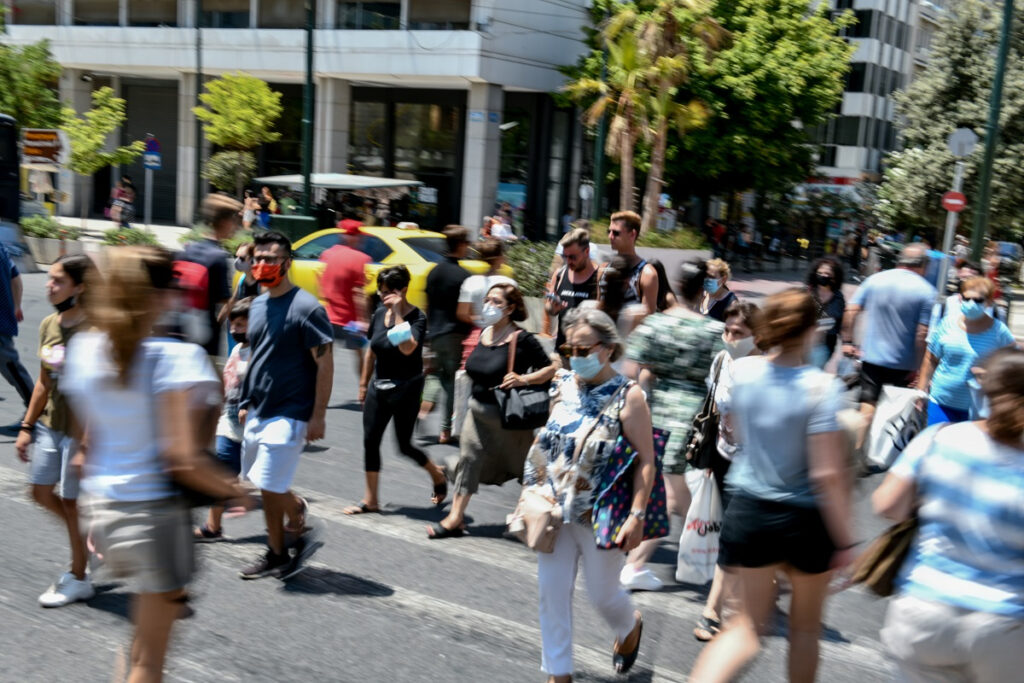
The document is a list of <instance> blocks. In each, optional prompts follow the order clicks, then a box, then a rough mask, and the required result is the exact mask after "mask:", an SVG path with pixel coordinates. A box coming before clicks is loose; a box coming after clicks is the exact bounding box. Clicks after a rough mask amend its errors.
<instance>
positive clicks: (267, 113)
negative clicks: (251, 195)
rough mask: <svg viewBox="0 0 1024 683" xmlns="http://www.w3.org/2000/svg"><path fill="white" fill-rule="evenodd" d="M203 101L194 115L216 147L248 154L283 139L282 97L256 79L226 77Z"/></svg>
mask: <svg viewBox="0 0 1024 683" xmlns="http://www.w3.org/2000/svg"><path fill="white" fill-rule="evenodd" d="M199 99H200V101H201V102H202V103H203V105H202V106H200V107H193V108H192V111H193V112H194V113H195V115H196V117H198V118H199V119H200V120H201V121H202V122H203V134H204V135H206V139H207V140H209V141H210V142H212V143H213V144H215V145H218V146H220V147H225V148H227V149H231V150H245V149H252V148H253V147H256V146H258V145H262V144H263V143H265V142H274V141H276V140H278V139H279V138H280V137H281V134H280V133H277V132H274V124H275V123H276V122H277V119H278V118H280V116H281V93H279V92H275V91H274V90H272V89H271V88H270V86H269V85H267V83H266V82H265V81H262V80H260V79H258V78H256V77H255V76H250V75H249V74H244V73H235V74H225V75H223V76H221V77H220V78H217V79H214V80H212V81H210V82H208V83H207V84H206V92H204V93H202V94H201V95H199ZM232 187H233V185H232Z"/></svg>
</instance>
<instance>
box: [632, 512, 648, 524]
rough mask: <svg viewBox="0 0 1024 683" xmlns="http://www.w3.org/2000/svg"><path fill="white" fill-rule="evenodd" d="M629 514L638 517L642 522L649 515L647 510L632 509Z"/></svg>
mask: <svg viewBox="0 0 1024 683" xmlns="http://www.w3.org/2000/svg"><path fill="white" fill-rule="evenodd" d="M629 516H630V517H636V518H637V519H639V520H640V521H641V522H642V521H644V518H645V517H646V516H647V510H630V511H629Z"/></svg>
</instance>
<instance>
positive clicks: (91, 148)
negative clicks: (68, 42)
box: [61, 86, 146, 176]
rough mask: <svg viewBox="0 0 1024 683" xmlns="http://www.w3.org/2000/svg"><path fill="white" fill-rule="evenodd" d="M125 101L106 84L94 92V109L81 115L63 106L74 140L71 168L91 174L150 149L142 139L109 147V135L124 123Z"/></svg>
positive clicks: (67, 126) (71, 138)
mask: <svg viewBox="0 0 1024 683" xmlns="http://www.w3.org/2000/svg"><path fill="white" fill-rule="evenodd" d="M124 108H125V102H124V100H123V99H121V98H120V97H114V91H113V90H112V89H111V88H108V87H106V86H104V87H102V88H99V89H97V90H94V91H93V92H92V109H90V110H89V111H87V112H85V114H84V115H83V116H81V117H79V116H78V115H77V114H76V113H75V110H74V109H72V108H71V107H64V108H63V109H62V117H63V125H62V126H61V127H62V128H63V129H64V130H65V132H67V134H68V139H69V141H70V142H71V155H70V156H69V159H68V168H70V169H71V170H72V171H74V172H75V173H77V174H79V175H83V176H91V175H93V174H94V173H96V172H97V171H99V170H100V169H102V168H105V167H107V166H120V165H124V164H128V163H131V162H132V160H134V159H135V158H136V157H137V156H139V155H140V154H142V152H143V150H144V149H145V148H146V146H145V143H143V142H142V141H141V140H135V141H134V142H132V143H130V144H129V145H127V146H125V147H117V148H115V149H113V150H111V151H108V150H106V149H105V148H106V146H107V136H108V135H110V133H112V132H113V131H115V130H117V128H118V127H119V126H120V125H121V124H122V123H123V122H124V119H125V113H124Z"/></svg>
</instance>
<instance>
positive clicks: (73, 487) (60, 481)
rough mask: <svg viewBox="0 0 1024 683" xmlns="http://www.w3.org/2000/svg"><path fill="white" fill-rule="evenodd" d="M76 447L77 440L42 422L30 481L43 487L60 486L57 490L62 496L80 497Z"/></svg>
mask: <svg viewBox="0 0 1024 683" xmlns="http://www.w3.org/2000/svg"><path fill="white" fill-rule="evenodd" d="M75 448H76V446H75V442H74V440H73V439H72V438H71V437H70V436H68V435H66V434H62V433H61V432H58V431H56V430H54V429H50V428H49V427H47V426H46V425H44V424H43V423H42V422H39V423H37V424H36V432H35V448H34V449H33V450H32V460H31V465H32V470H31V472H30V473H29V483H31V484H36V485H39V486H54V485H56V486H57V489H56V491H55V492H56V494H57V495H58V496H60V497H61V498H63V499H64V500H75V499H77V498H78V481H79V474H78V471H77V470H76V469H73V468H71V466H70V463H71V458H72V457H73V456H74V455H75Z"/></svg>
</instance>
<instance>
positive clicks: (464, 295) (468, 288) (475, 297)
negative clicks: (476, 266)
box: [459, 275, 519, 320]
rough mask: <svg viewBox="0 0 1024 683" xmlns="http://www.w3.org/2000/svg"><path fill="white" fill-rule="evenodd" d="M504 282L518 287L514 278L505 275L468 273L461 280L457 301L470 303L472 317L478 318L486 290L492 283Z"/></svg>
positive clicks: (500, 283)
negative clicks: (468, 274)
mask: <svg viewBox="0 0 1024 683" xmlns="http://www.w3.org/2000/svg"><path fill="white" fill-rule="evenodd" d="M506 284H507V285H515V287H516V288H518V287H519V285H518V284H517V283H516V281H515V280H513V279H512V278H510V277H507V276H505V275H470V276H469V277H467V278H466V279H465V280H463V281H462V288H461V289H460V290H459V303H460V304H472V308H473V318H474V319H476V320H479V319H480V312H481V309H483V307H484V297H485V296H487V292H488V291H489V290H490V289H491V287H493V286H494V285H506Z"/></svg>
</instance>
